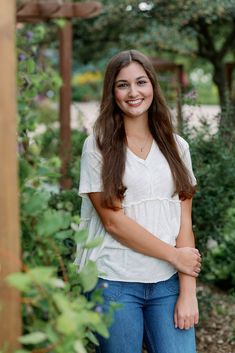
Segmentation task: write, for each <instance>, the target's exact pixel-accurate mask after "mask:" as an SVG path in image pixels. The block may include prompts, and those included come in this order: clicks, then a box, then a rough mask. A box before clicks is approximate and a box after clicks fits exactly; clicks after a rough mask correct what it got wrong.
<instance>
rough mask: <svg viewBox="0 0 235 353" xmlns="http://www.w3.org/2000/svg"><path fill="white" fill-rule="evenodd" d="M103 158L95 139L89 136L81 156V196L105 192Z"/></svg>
mask: <svg viewBox="0 0 235 353" xmlns="http://www.w3.org/2000/svg"><path fill="white" fill-rule="evenodd" d="M101 169H102V156H101V154H100V152H99V151H98V148H97V147H96V143H95V139H94V137H93V136H89V137H88V138H87V139H86V140H85V143H84V145H83V151H82V156H81V169H80V183H79V195H80V196H81V197H87V194H88V193H90V192H101V191H103V186H102V178H101Z"/></svg>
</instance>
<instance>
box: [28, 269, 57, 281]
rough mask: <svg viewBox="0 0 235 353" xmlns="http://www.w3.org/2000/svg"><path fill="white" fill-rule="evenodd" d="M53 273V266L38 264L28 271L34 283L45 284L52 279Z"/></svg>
mask: <svg viewBox="0 0 235 353" xmlns="http://www.w3.org/2000/svg"><path fill="white" fill-rule="evenodd" d="M54 274H55V268H53V267H43V266H38V267H35V268H33V269H30V270H29V271H28V275H29V276H30V277H31V278H32V280H33V282H34V283H39V284H47V283H50V282H51V281H52V279H53V278H54V277H53V276H54Z"/></svg>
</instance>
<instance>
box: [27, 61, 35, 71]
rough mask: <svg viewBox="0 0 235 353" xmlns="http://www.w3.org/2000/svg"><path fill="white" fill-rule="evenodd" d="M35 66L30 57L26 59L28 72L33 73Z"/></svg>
mask: <svg viewBox="0 0 235 353" xmlns="http://www.w3.org/2000/svg"><path fill="white" fill-rule="evenodd" d="M35 68H36V64H35V62H34V61H33V60H32V59H29V60H28V61H27V69H28V74H33V73H34V71H35Z"/></svg>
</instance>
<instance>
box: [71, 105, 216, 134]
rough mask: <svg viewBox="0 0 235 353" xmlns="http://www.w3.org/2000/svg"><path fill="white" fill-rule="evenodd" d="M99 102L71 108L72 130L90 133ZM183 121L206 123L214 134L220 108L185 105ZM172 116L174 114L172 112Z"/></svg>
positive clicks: (191, 124)
mask: <svg viewBox="0 0 235 353" xmlns="http://www.w3.org/2000/svg"><path fill="white" fill-rule="evenodd" d="M98 112H99V102H95V101H92V102H77V103H73V104H72V106H71V126H72V128H79V129H81V128H82V127H85V128H86V129H87V130H88V132H89V133H90V132H91V131H92V126H93V123H94V121H95V119H96V117H97V116H98ZM182 112H183V117H184V119H187V120H188V121H189V126H195V127H198V126H200V124H201V122H200V120H201V119H203V120H204V121H206V122H207V123H208V124H209V125H210V128H211V130H212V132H216V130H217V126H218V119H216V116H218V114H219V112H220V108H219V106H217V105H202V106H199V105H195V106H189V105H185V106H183V109H182ZM172 113H173V116H175V112H174V111H172Z"/></svg>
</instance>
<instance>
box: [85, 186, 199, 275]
mask: <svg viewBox="0 0 235 353" xmlns="http://www.w3.org/2000/svg"><path fill="white" fill-rule="evenodd" d="M89 197H90V199H91V202H92V203H93V206H94V207H95V209H96V211H97V213H98V215H99V217H100V219H101V221H102V223H103V225H104V228H105V229H106V231H107V232H108V233H109V234H110V235H111V236H113V237H114V238H115V239H116V240H117V241H119V242H120V243H121V244H124V245H125V246H127V247H129V248H130V249H132V250H134V251H137V252H139V253H142V254H144V255H147V256H151V257H153V258H157V259H160V260H164V261H167V262H169V263H171V264H172V265H173V266H175V267H176V268H177V270H178V271H181V272H183V273H187V274H189V275H191V276H197V275H198V273H197V270H198V266H199V260H200V255H199V252H198V250H196V249H195V248H192V247H184V248H179V249H176V248H175V247H174V246H171V245H169V244H167V243H165V242H164V241H162V240H160V239H158V238H157V237H156V236H155V235H153V234H152V233H150V232H149V231H147V230H146V229H145V228H144V227H142V226H141V225H140V224H138V223H137V222H136V221H135V220H133V219H131V218H130V217H128V216H127V215H125V213H124V211H123V209H122V208H121V207H120V204H117V207H118V210H117V211H114V210H112V209H109V208H106V207H104V206H103V203H102V193H98V192H97V193H90V194H89Z"/></svg>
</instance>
